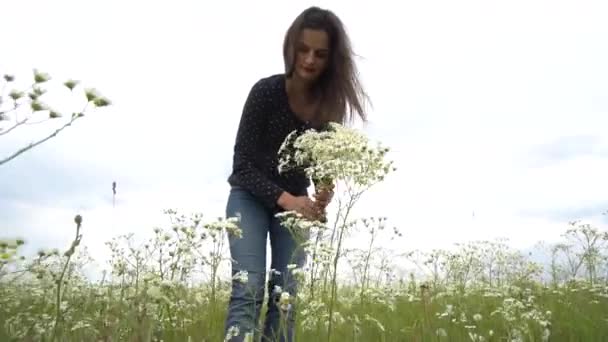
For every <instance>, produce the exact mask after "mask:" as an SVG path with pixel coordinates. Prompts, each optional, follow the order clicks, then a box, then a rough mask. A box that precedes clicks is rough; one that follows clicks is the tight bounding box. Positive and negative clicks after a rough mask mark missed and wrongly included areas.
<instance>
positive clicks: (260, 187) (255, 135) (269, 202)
mask: <svg viewBox="0 0 608 342" xmlns="http://www.w3.org/2000/svg"><path fill="white" fill-rule="evenodd" d="M261 82H263V81H262V80H260V81H258V82H257V83H256V84H254V85H253V87H252V88H251V90H250V92H249V95H248V96H247V100H246V101H245V105H244V107H243V113H242V115H241V120H240V123H239V128H238V131H237V135H236V142H235V145H234V159H233V167H234V170H233V172H235V173H236V174H238V177H239V179H240V181H241V185H242V186H243V187H244V188H246V189H247V190H249V191H250V192H251V193H252V194H253V195H254V196H256V197H257V198H259V199H260V200H261V201H262V202H263V203H264V205H265V206H267V207H268V208H271V209H272V208H275V207H276V205H277V204H279V203H278V202H279V198H281V202H283V200H284V199H285V197H286V195H285V194H283V193H284V190H283V189H282V188H281V187H279V186H278V185H276V184H275V183H274V182H272V181H271V180H270V179H268V177H266V176H265V175H264V174H263V173H262V172H261V171H260V170H259V169H258V168H257V167H256V166H255V164H254V160H255V153H256V151H257V150H258V148H259V147H260V144H261V137H262V134H264V132H265V129H266V125H267V123H268V117H267V115H268V114H269V112H268V111H269V110H270V108H269V106H268V99H267V98H265V94H264V92H263V91H262V90H263V85H262V84H261ZM282 194H283V196H282V197H281V195H282ZM281 204H282V203H281Z"/></svg>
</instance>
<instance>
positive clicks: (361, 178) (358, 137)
mask: <svg viewBox="0 0 608 342" xmlns="http://www.w3.org/2000/svg"><path fill="white" fill-rule="evenodd" d="M388 151H389V149H388V148H386V147H383V146H381V145H380V144H379V143H378V144H377V145H374V144H372V143H371V142H370V141H369V140H368V139H367V137H366V136H365V135H364V134H362V133H361V132H359V131H357V130H356V129H352V128H347V127H345V126H342V125H340V124H337V123H329V124H328V125H327V126H326V128H325V129H323V130H315V129H309V130H306V131H304V132H299V131H293V132H291V133H290V134H289V135H288V136H287V137H286V138H285V141H284V142H283V145H282V146H281V148H280V149H279V172H281V173H283V172H286V171H289V170H291V169H294V168H302V169H303V170H304V171H305V172H306V174H307V176H309V177H311V178H312V179H316V180H322V181H323V180H341V181H344V182H346V183H349V184H351V185H354V186H357V187H362V188H366V187H369V186H371V185H373V184H374V183H377V182H379V181H382V180H383V179H384V177H385V176H386V174H387V173H389V172H390V171H391V170H394V168H393V166H392V164H393V162H392V161H386V160H385V156H386V153H387V152H388Z"/></svg>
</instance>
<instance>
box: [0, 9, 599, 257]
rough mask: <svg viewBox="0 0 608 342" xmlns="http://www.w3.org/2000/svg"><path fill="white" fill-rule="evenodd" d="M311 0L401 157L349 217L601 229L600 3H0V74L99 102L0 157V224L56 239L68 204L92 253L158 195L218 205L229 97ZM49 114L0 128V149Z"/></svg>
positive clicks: (451, 231)
mask: <svg viewBox="0 0 608 342" xmlns="http://www.w3.org/2000/svg"><path fill="white" fill-rule="evenodd" d="M311 4H316V5H319V6H322V7H326V8H330V9H332V10H334V11H335V12H336V13H337V14H338V15H339V16H340V17H341V18H342V19H343V21H344V23H345V25H346V26H347V29H348V31H349V32H350V34H351V38H352V40H353V43H354V47H355V49H356V52H357V53H358V54H359V55H361V56H362V59H361V60H360V61H359V68H360V71H361V74H362V78H363V81H364V83H365V86H366V87H367V90H368V92H369V93H370V95H371V97H372V100H373V102H374V108H373V111H372V112H371V114H370V123H369V125H368V126H367V127H366V128H365V129H366V132H368V133H369V135H370V137H371V138H372V139H378V140H381V141H382V142H383V143H385V144H386V145H388V146H389V147H391V148H392V149H393V153H392V154H391V157H392V158H394V160H395V162H396V165H397V166H398V167H399V170H398V171H397V172H396V173H394V174H393V175H392V176H391V177H390V178H389V179H388V180H387V181H386V182H385V183H383V184H381V185H380V186H378V187H376V188H374V189H373V190H372V191H371V192H369V193H368V195H367V197H366V198H365V200H364V201H363V202H361V204H360V207H359V210H358V211H357V213H356V214H357V215H366V216H372V215H374V216H375V215H381V216H387V217H388V218H389V220H390V223H391V224H394V225H397V226H398V227H399V228H400V229H401V230H402V231H403V233H404V238H403V241H402V242H401V244H400V245H401V246H403V248H414V247H419V248H433V247H443V246H447V245H450V244H452V243H454V242H460V241H466V240H472V239H484V238H493V237H508V238H509V239H510V240H511V242H512V244H513V245H514V246H517V247H522V248H525V247H528V246H530V245H532V244H534V243H535V242H537V241H538V240H543V239H545V240H549V241H552V240H555V239H557V238H558V237H559V234H561V233H562V232H563V231H564V229H565V228H566V226H567V222H568V221H569V220H573V219H579V218H580V219H586V220H589V221H592V222H596V223H597V224H600V225H603V227H604V228H605V227H606V223H608V222H606V218H605V217H602V216H601V213H602V212H604V211H606V210H607V209H608V198H607V197H606V195H607V194H608V181H606V175H607V174H608V134H607V133H606V132H607V131H608V64H607V63H606V61H607V60H608V44H606V42H607V41H608V21H607V20H606V18H608V3H607V2H605V1H580V0H577V1H530V0H526V1H507V2H505V1H500V2H499V1H487V0H484V1H416V2H414V1H400V2H397V1H391V2H389V1H386V2H379V1H366V2H359V3H355V2H351V1H319V2H316V3H310V2H305V1H222V2H212V3H207V2H201V1H181V0H174V1H171V2H169V1H165V2H158V1H141V2H136V1H110V0H106V1H64V0H56V1H52V2H49V1H29V0H21V1H11V2H6V3H3V4H2V6H1V7H2V14H1V17H0V18H1V19H0V32H1V33H2V34H1V35H0V37H1V38H0V73H5V72H8V73H13V74H15V75H16V76H17V77H21V78H23V77H29V75H30V71H31V69H32V68H34V67H36V68H39V69H41V70H43V71H45V72H48V73H50V74H51V75H52V76H54V77H56V78H57V79H59V80H63V79H65V78H68V77H72V78H76V79H79V80H82V81H83V82H84V83H85V84H87V85H90V86H94V87H96V88H98V89H99V90H100V91H101V92H102V93H103V94H104V95H106V96H108V97H109V98H110V99H111V100H112V101H113V103H114V105H113V106H112V107H110V108H108V109H106V110H103V111H102V112H99V113H93V115H90V116H89V117H86V118H84V119H83V120H80V121H79V122H78V123H77V124H76V125H75V126H74V127H71V128H69V129H68V130H66V131H65V132H63V133H62V134H61V135H60V136H58V137H57V138H55V139H53V140H51V141H49V142H48V143H46V144H45V145H43V146H41V147H39V148H37V149H35V150H33V151H31V152H29V153H27V154H25V155H23V156H21V157H19V158H18V159H16V160H14V161H13V162H11V163H9V164H7V165H4V166H1V167H0V208H1V209H0V229H1V230H0V235H1V236H9V237H17V236H24V237H25V238H26V239H27V240H28V243H29V244H30V245H31V246H32V247H33V248H38V247H59V248H62V249H63V248H65V246H66V245H67V243H68V239H69V238H70V237H71V236H72V234H73V224H72V218H73V216H74V215H75V214H76V213H81V214H82V215H83V216H84V220H85V221H84V222H85V226H84V227H85V228H84V229H85V231H84V234H85V237H84V243H85V244H86V245H88V246H89V248H90V249H91V251H92V253H93V255H94V256H96V257H103V256H104V255H105V253H106V248H105V246H104V245H103V242H104V241H107V240H109V239H110V238H111V237H113V236H116V235H118V234H122V233H127V232H144V233H147V232H149V231H151V228H152V227H153V226H154V225H155V224H156V222H158V220H159V219H160V218H161V210H162V209H163V208H168V207H172V208H183V209H184V210H189V209H193V210H200V211H202V212H203V213H204V214H205V215H206V217H207V218H212V217H217V216H221V215H223V212H224V206H225V201H226V197H227V194H228V184H227V183H226V178H227V176H228V174H229V172H230V167H231V161H232V144H233V140H234V136H235V132H236V128H237V124H238V121H239V119H240V115H241V108H242V105H243V101H244V100H245V97H246V95H247V92H248V90H249V89H250V87H251V85H252V84H253V83H254V82H255V81H257V80H258V79H259V78H261V77H265V76H268V75H270V74H274V73H280V72H282V56H281V48H282V39H283V35H284V33H285V30H286V29H287V27H288V25H289V24H290V23H291V21H292V20H293V19H294V18H295V16H296V15H297V14H298V13H300V11H302V10H303V9H305V8H306V7H308V6H310V5H311ZM50 127H51V126H46V127H27V128H25V129H22V130H20V131H15V134H10V135H8V136H4V137H0V156H5V155H7V154H8V153H9V152H11V151H13V150H15V149H17V148H18V147H20V146H21V145H22V144H24V143H27V142H29V141H31V140H32V139H34V138H35V137H37V136H41V134H42V133H43V132H45V131H47V130H48V129H50ZM112 181H116V182H117V183H118V187H117V190H118V195H117V203H116V208H115V209H113V208H112V191H111V184H112ZM473 213H474V214H473ZM602 220H603V221H602Z"/></svg>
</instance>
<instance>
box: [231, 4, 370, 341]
mask: <svg viewBox="0 0 608 342" xmlns="http://www.w3.org/2000/svg"><path fill="white" fill-rule="evenodd" d="M283 59H284V62H285V73H284V74H277V75H272V76H268V77H265V78H262V79H260V80H259V81H257V82H256V83H255V84H254V85H253V87H252V89H251V91H250V93H249V96H248V98H247V100H246V102H245V106H244V109H243V113H242V117H241V120H240V123H239V128H238V131H237V136H236V142H235V146H234V159H233V172H232V174H231V175H230V177H229V178H228V182H229V184H230V185H231V190H230V195H229V198H228V204H227V207H226V215H227V216H228V217H235V216H240V220H241V222H240V228H241V230H242V237H240V238H239V237H233V236H230V237H229V241H230V253H231V257H232V260H233V262H232V274H233V276H234V275H236V274H238V273H239V272H240V271H246V272H247V275H248V276H247V281H246V282H243V281H242V280H238V279H235V280H233V283H232V294H231V297H230V302H229V305H228V316H227V318H226V326H225V329H226V332H228V331H232V332H234V331H235V330H236V329H235V328H234V327H236V328H238V331H239V334H238V336H237V337H234V338H233V339H231V340H230V341H242V340H243V338H244V335H245V334H246V333H248V332H252V331H256V334H255V335H256V338H257V336H258V335H259V334H258V333H257V329H256V328H257V321H258V317H259V315H260V309H261V307H262V304H263V298H264V283H265V274H266V267H265V266H266V238H267V235H270V245H271V249H272V254H271V260H272V261H271V269H272V270H273V272H271V274H270V279H269V283H268V289H269V297H270V300H269V302H268V312H267V314H266V322H265V324H264V328H263V332H262V337H263V338H266V339H268V340H273V341H274V340H275V338H276V337H277V336H278V335H281V341H283V339H282V337H283V335H284V334H282V333H279V332H278V330H279V325H280V320H281V319H280V318H281V312H280V311H279V310H281V309H280V308H279V307H278V305H277V304H278V296H280V291H275V289H277V288H276V287H275V286H279V287H280V288H281V291H287V292H289V294H290V295H291V296H292V297H293V296H295V295H296V293H295V292H296V283H295V281H293V277H292V276H290V275H289V274H288V268H287V265H289V264H295V265H297V266H298V267H301V266H303V264H304V261H305V254H304V252H303V251H302V249H298V248H297V247H298V246H296V243H295V241H294V239H293V238H292V236H291V235H290V233H289V231H288V230H287V229H285V228H284V227H282V226H281V225H280V222H279V221H278V219H277V218H275V214H276V213H278V212H280V211H285V210H287V211H290V210H295V211H297V212H299V213H301V214H302V215H303V216H305V217H306V218H308V219H311V220H312V219H319V218H320V217H321V216H322V215H323V213H324V211H325V208H326V206H327V205H328V203H329V202H330V201H331V198H332V196H333V193H332V191H331V190H319V187H316V189H317V191H316V194H315V201H313V200H312V199H310V198H309V197H308V193H307V188H308V187H309V186H310V181H309V180H308V179H307V177H306V175H305V174H304V172H303V171H302V170H299V171H289V172H286V173H281V174H279V173H278V150H279V148H280V146H281V144H282V143H283V141H284V139H285V138H286V137H287V135H288V134H289V133H290V132H292V131H294V130H300V131H302V130H305V129H307V128H316V129H322V128H323V126H324V125H325V124H326V123H328V122H338V123H342V124H344V123H346V122H348V121H352V119H353V117H354V114H355V113H357V114H358V115H359V116H360V117H361V119H363V120H364V121H365V120H366V115H365V113H364V110H363V107H364V106H363V101H364V100H365V99H366V98H367V95H366V94H365V92H364V91H363V89H362V87H361V85H360V83H359V80H358V75H357V70H356V67H355V64H354V61H353V53H352V50H351V44H350V41H349V38H348V36H347V34H346V32H345V30H344V27H343V25H342V23H341V21H340V19H339V18H338V17H337V16H336V15H335V14H334V13H332V12H331V11H328V10H324V9H320V8H318V7H311V8H308V9H306V10H305V11H303V12H302V13H301V14H300V15H299V16H298V17H297V18H296V19H295V21H294V22H293V23H292V25H291V26H290V27H289V29H288V31H287V33H286V36H285V40H284V44H283ZM315 183H316V182H315ZM314 185H316V186H318V185H319V184H314ZM237 278H238V277H237ZM292 312H293V307H291V310H287V311H286V312H283V314H284V315H287V316H286V317H287V320H286V321H287V331H288V334H287V335H288V336H289V338H288V340H289V341H291V340H292V338H293V322H294V319H293V313H292ZM266 339H265V340H266Z"/></svg>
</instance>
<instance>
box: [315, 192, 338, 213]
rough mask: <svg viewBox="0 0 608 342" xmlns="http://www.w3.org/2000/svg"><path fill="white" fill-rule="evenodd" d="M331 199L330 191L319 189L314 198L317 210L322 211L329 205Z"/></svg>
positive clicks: (332, 194) (332, 195)
mask: <svg viewBox="0 0 608 342" xmlns="http://www.w3.org/2000/svg"><path fill="white" fill-rule="evenodd" d="M333 197H334V191H333V190H332V189H320V190H319V191H317V192H315V194H314V198H315V204H316V205H317V208H319V209H323V210H324V209H325V208H326V207H327V206H328V205H329V203H330V202H331V200H332V199H333Z"/></svg>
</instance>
